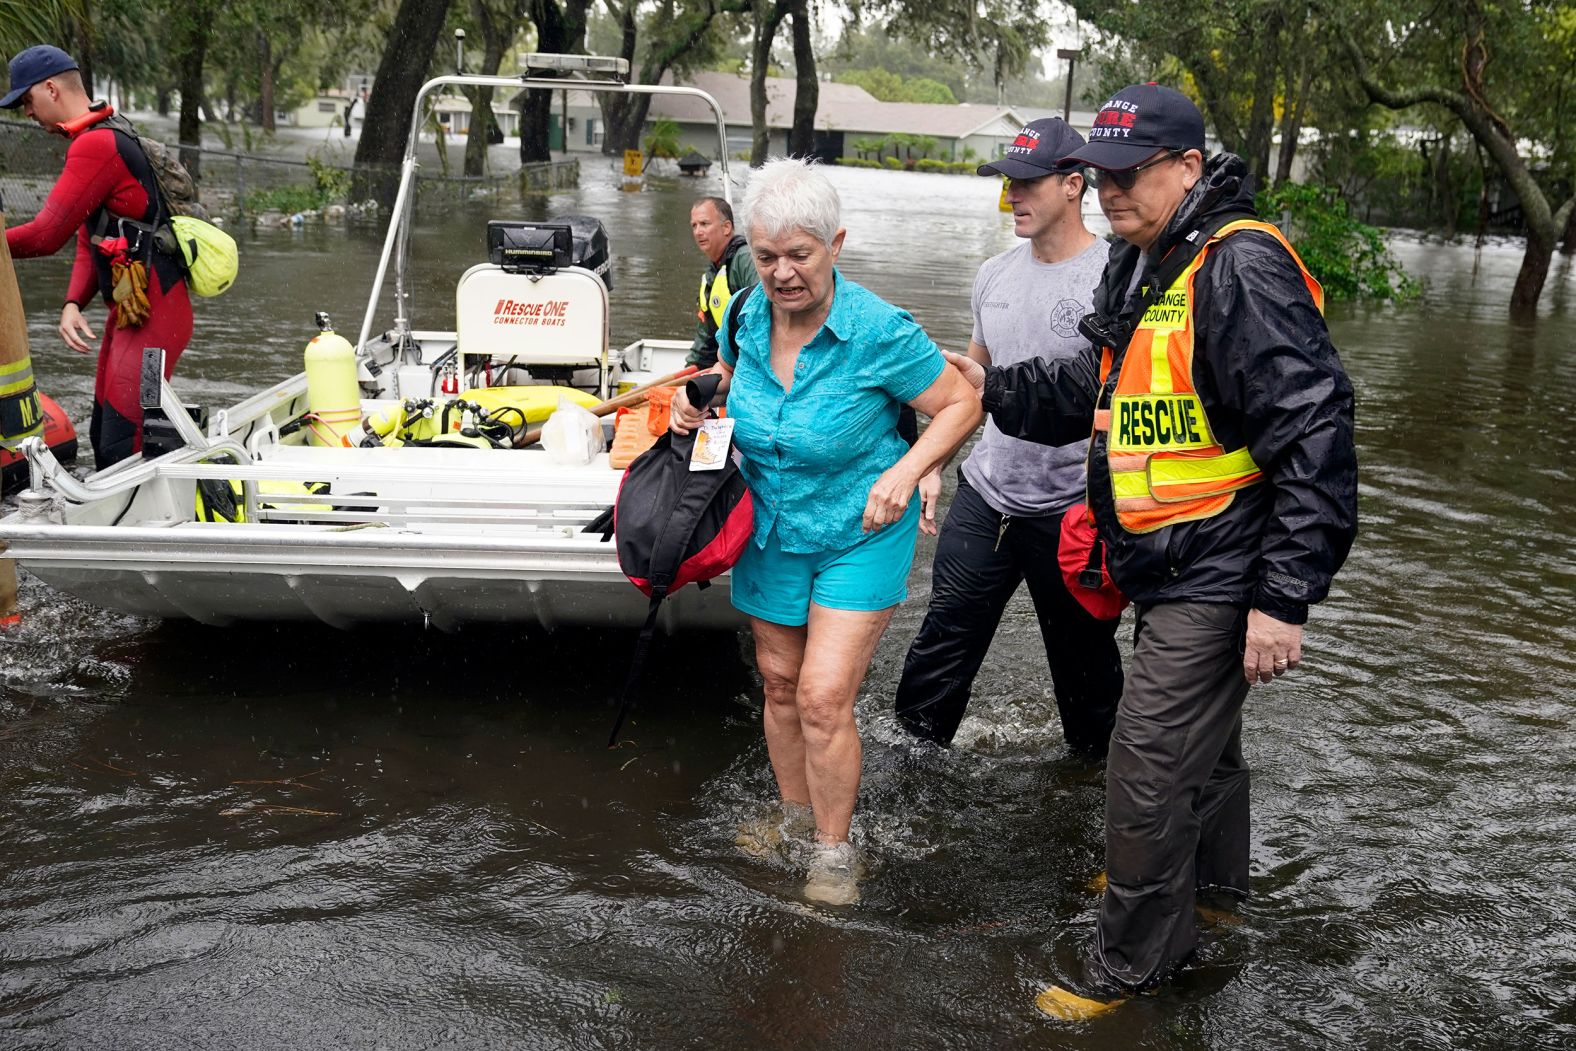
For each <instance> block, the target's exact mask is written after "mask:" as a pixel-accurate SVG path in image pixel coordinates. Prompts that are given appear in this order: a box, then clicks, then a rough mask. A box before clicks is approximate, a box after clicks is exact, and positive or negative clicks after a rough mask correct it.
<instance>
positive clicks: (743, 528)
mask: <svg viewBox="0 0 1576 1051" xmlns="http://www.w3.org/2000/svg"><path fill="white" fill-rule="evenodd" d="M720 382H721V377H720V376H718V375H716V374H715V373H707V374H704V375H701V376H699V377H697V378H696V379H693V380H690V382H689V383H688V384H686V385H685V395H686V397H688V398H689V402H690V404H691V405H694V406H697V407H704V406H706V405H707V404H709V403H710V401H711V399H712V398H713V397H715V396H716V391H717V385H718V384H719V383H720ZM698 433H699V432H698V431H691V432H690V433H689V434H685V435H676V434H674V433H673V432H671V431H669V432H668V433H667V434H664V435H662V437H660V438H658V439H657V441H656V444H655V445H653V446H652V447H651V448H649V449H647V450H646V451H645V452H643V453H641V454H640V455H639V456H638V457H636V458H635V461H634V462H633V463H631V464H630V465H629V467H628V469H627V470H625V472H624V480H623V481H622V482H621V483H620V484H619V487H618V497H617V502H616V503H615V504H614V505H613V508H612V513H611V526H609V525H608V516H606V515H604V516H603V517H602V518H599V519H598V520H597V521H595V522H593V523H591V525H589V526H587V527H586V529H587V531H589V532H604V533H607V534H609V535H611V536H612V537H613V539H614V542H615V544H616V545H617V548H618V565H619V568H620V569H622V570H623V571H624V575H625V576H627V577H629V579H630V582H631V583H633V584H634V585H635V586H636V587H637V588H639V589H640V590H641V591H642V592H644V593H645V594H646V595H648V596H650V598H651V603H650V605H649V606H648V608H647V610H646V623H645V625H644V626H643V627H642V628H641V629H640V637H639V639H638V640H637V641H636V643H635V653H634V658H633V659H632V661H631V662H630V668H629V673H628V675H627V676H626V677H625V679H624V688H623V692H622V698H621V704H620V706H619V711H618V719H617V721H616V722H615V723H614V724H613V732H612V734H610V735H609V736H608V739H607V745H608V747H609V748H611V747H613V744H614V742H615V741H617V740H618V732H619V730H620V729H622V728H623V725H624V717H625V716H626V715H628V714H629V709H630V706H631V704H632V703H633V701H634V686H635V683H636V681H637V680H638V679H639V678H640V672H641V669H642V668H643V667H644V665H645V662H646V651H647V650H648V649H649V647H650V645H651V637H652V634H653V633H654V631H655V629H656V623H657V611H658V610H659V609H660V608H661V606H662V600H663V599H665V598H667V596H668V595H670V594H672V593H673V592H675V591H677V590H678V589H679V588H681V587H683V586H684V585H685V584H690V583H693V584H696V585H697V586H699V587H703V588H704V587H707V586H709V581H710V580H711V579H712V578H713V577H716V576H719V575H721V574H722V573H724V572H726V571H727V570H728V569H729V567H731V566H732V565H733V564H734V563H735V562H737V561H738V560H739V556H740V555H741V554H743V553H744V545H745V544H748V543H749V542H750V536H751V533H752V527H753V526H754V522H755V508H754V504H753V502H752V501H751V499H750V491H749V489H748V488H747V487H746V486H745V484H744V475H743V474H742V473H741V472H740V470H739V464H738V461H737V459H735V458H733V457H729V459H728V461H727V462H726V463H725V464H724V465H723V466H722V468H721V469H720V470H715V471H691V470H690V469H689V462H690V454H691V452H692V451H693V449H694V446H695V436H696V435H697V434H698Z"/></svg>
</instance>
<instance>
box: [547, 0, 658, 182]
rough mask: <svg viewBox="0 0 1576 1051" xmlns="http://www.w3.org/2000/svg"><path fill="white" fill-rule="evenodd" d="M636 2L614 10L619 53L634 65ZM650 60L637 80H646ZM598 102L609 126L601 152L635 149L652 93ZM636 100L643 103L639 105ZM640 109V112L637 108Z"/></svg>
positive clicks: (606, 97)
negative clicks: (637, 111) (617, 28)
mask: <svg viewBox="0 0 1576 1051" xmlns="http://www.w3.org/2000/svg"><path fill="white" fill-rule="evenodd" d="M635 2H636V0H627V2H626V3H625V4H624V6H623V8H622V9H621V10H618V11H616V12H615V14H616V16H617V18H618V23H619V34H620V36H619V45H618V54H619V57H620V58H622V59H623V60H624V61H625V62H628V63H629V68H630V69H634V68H635V45H636V44H637V43H638V33H639V29H638V27H637V25H636V22H635ZM650 65H651V62H650V60H649V58H648V60H647V62H646V64H645V65H644V66H642V67H641V70H640V74H639V77H638V78H637V79H638V81H639V82H640V83H642V84H644V83H646V82H647V81H646V76H647V74H648V72H649V69H648V68H647V67H649V66H650ZM596 100H597V105H598V106H600V107H601V111H602V123H603V124H605V125H607V130H606V131H605V132H604V133H603V135H602V152H603V153H604V154H607V155H608V156H612V155H613V154H615V153H617V152H621V151H623V150H632V149H634V148H635V147H636V146H638V145H639V144H640V126H641V125H642V124H644V123H645V122H646V111H647V107H648V106H649V104H650V101H651V96H650V95H620V96H616V97H615V96H611V95H598V96H597V97H596ZM636 103H640V105H639V106H638V107H637V105H636ZM637 108H638V110H639V113H638V115H637V113H636V110H637ZM568 135H569V131H568V128H567V127H566V128H565V130H564V136H565V140H564V145H565V146H566V147H567V146H568V144H569V142H568Z"/></svg>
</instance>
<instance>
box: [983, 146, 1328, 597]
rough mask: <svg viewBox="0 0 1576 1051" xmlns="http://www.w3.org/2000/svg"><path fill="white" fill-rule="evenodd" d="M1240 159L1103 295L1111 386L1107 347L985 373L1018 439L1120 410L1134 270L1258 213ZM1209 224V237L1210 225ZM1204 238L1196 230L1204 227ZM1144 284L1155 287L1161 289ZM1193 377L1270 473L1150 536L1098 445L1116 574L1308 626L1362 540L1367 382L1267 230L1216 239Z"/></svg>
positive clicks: (1093, 503)
mask: <svg viewBox="0 0 1576 1051" xmlns="http://www.w3.org/2000/svg"><path fill="white" fill-rule="evenodd" d="M1246 184H1247V170H1246V166H1245V165H1244V164H1243V162H1242V160H1241V158H1239V157H1236V156H1234V155H1232V154H1219V155H1217V156H1215V157H1213V158H1211V159H1210V160H1209V162H1208V163H1207V164H1206V165H1205V166H1204V171H1203V174H1202V177H1201V178H1200V179H1199V181H1198V183H1197V184H1196V185H1194V187H1193V188H1192V190H1190V191H1189V192H1188V194H1187V196H1186V197H1185V198H1184V199H1183V201H1182V204H1181V206H1180V207H1179V208H1178V209H1177V213H1176V215H1175V216H1174V217H1173V218H1172V220H1171V222H1170V223H1169V224H1168V225H1167V227H1166V229H1165V231H1164V232H1163V233H1162V234H1161V236H1160V239H1159V241H1157V242H1156V245H1155V252H1154V253H1153V255H1152V257H1146V256H1144V254H1143V253H1141V252H1140V251H1139V250H1138V249H1137V248H1136V247H1135V246H1133V245H1129V244H1119V245H1117V246H1116V247H1114V248H1113V249H1112V251H1111V258H1110V261H1109V262H1108V263H1107V265H1106V270H1105V273H1104V274H1103V275H1102V277H1101V281H1100V287H1099V288H1098V289H1097V291H1096V293H1095V301H1094V305H1095V312H1096V314H1097V315H1101V317H1100V318H1099V319H1098V320H1099V321H1100V322H1101V323H1103V324H1105V325H1106V326H1108V329H1109V330H1112V331H1116V332H1118V333H1120V334H1121V335H1119V336H1118V338H1117V340H1116V344H1117V353H1116V357H1115V361H1114V362H1113V365H1112V369H1111V374H1110V376H1109V378H1108V381H1107V383H1106V384H1105V386H1104V388H1103V389H1102V386H1101V383H1100V350H1099V348H1098V347H1093V346H1091V347H1090V348H1089V350H1088V351H1086V352H1085V353H1084V354H1081V355H1078V356H1077V357H1073V358H1062V359H1058V360H1055V361H1045V360H1044V359H1041V358H1032V359H1030V360H1028V361H1025V362H1021V363H1019V364H1017V365H1013V366H1010V367H1007V368H989V369H987V370H986V378H985V392H984V408H985V411H986V412H989V413H990V414H991V416H992V418H994V419H995V421H996V426H997V427H999V428H1001V430H1002V431H1003V432H1004V433H1006V434H1011V435H1014V436H1016V437H1019V438H1024V439H1027V440H1029V441H1036V442H1041V443H1043V444H1047V445H1067V444H1071V443H1072V442H1075V441H1080V440H1082V439H1084V438H1088V437H1089V436H1090V433H1091V431H1092V430H1093V425H1094V410H1095V407H1096V405H1097V404H1098V405H1100V406H1109V405H1110V403H1111V395H1112V392H1113V391H1114V389H1115V387H1116V378H1117V374H1118V373H1119V372H1120V370H1121V364H1122V356H1123V354H1124V353H1125V351H1126V345H1127V338H1126V336H1125V334H1126V333H1130V332H1131V331H1132V327H1133V326H1134V325H1135V324H1136V323H1137V310H1136V308H1137V306H1138V305H1139V304H1138V299H1139V295H1138V294H1137V293H1135V294H1134V295H1133V296H1131V297H1129V296H1128V295H1127V290H1128V289H1129V288H1130V287H1132V277H1133V271H1134V269H1135V267H1137V266H1138V265H1140V264H1143V265H1145V266H1146V267H1150V268H1151V269H1152V268H1153V267H1154V266H1155V265H1157V261H1159V260H1162V259H1164V258H1165V257H1166V254H1167V253H1168V252H1169V251H1171V250H1173V249H1175V250H1177V251H1184V252H1191V251H1192V248H1191V244H1193V243H1198V242H1200V241H1201V240H1202V237H1203V235H1206V234H1207V233H1208V232H1212V231H1213V230H1215V229H1218V228H1219V226H1221V225H1223V223H1224V222H1225V221H1229V220H1231V219H1238V218H1253V217H1255V216H1256V213H1255V212H1254V211H1253V197H1252V194H1251V193H1249V192H1248V190H1247V188H1246ZM1201 231H1202V232H1203V234H1201V233H1200V232H1201ZM1190 234H1192V235H1195V237H1194V240H1193V241H1191V242H1190V241H1189V240H1188V238H1189V235H1190ZM1149 283H1150V282H1148V281H1140V290H1141V289H1142V288H1143V287H1144V286H1146V285H1147V284H1149ZM1194 292H1195V298H1194V305H1193V309H1194V321H1195V326H1196V333H1197V338H1196V344H1195V349H1194V356H1193V382H1194V386H1195V388H1196V389H1197V391H1198V396H1199V398H1200V400H1201V401H1202V402H1203V404H1204V410H1205V412H1206V414H1207V415H1208V417H1209V425H1210V427H1211V429H1212V430H1213V431H1214V433H1215V436H1216V438H1217V439H1218V440H1219V441H1220V443H1221V445H1222V446H1223V447H1225V448H1226V449H1228V450H1230V449H1235V448H1239V447H1241V446H1243V445H1246V446H1247V447H1248V450H1249V452H1250V453H1251V454H1252V456H1253V460H1254V462H1255V463H1256V464H1258V465H1259V468H1260V469H1261V470H1262V471H1263V472H1264V481H1262V482H1260V483H1258V484H1256V485H1252V486H1249V487H1247V488H1246V489H1241V490H1239V491H1238V492H1237V494H1236V499H1234V500H1233V501H1232V502H1231V504H1230V505H1228V506H1227V507H1226V509H1225V510H1224V511H1222V512H1221V513H1220V514H1218V515H1215V516H1214V517H1212V518H1206V519H1202V520H1199V521H1194V522H1182V523H1179V524H1177V525H1172V526H1167V527H1165V528H1163V529H1158V530H1155V531H1154V532H1150V533H1129V532H1127V531H1126V530H1124V529H1123V528H1122V526H1121V523H1120V522H1119V521H1118V520H1117V517H1116V508H1115V504H1114V499H1113V497H1112V493H1111V473H1110V468H1109V466H1108V464H1107V461H1106V439H1105V435H1103V434H1095V435H1094V438H1093V441H1091V442H1090V446H1089V505H1090V507H1091V508H1093V510H1094V515H1095V520H1096V522H1097V524H1098V526H1099V530H1100V535H1101V537H1102V538H1103V539H1104V541H1105V543H1106V551H1107V556H1106V557H1107V559H1108V561H1109V565H1110V570H1111V576H1112V579H1113V580H1115V581H1116V583H1117V585H1118V586H1119V587H1120V588H1121V589H1122V591H1123V592H1124V593H1125V594H1126V595H1127V596H1128V597H1129V598H1131V599H1133V600H1134V601H1135V602H1138V603H1140V604H1144V605H1153V604H1156V603H1161V602H1221V603H1230V604H1234V605H1243V606H1248V605H1251V606H1252V607H1253V608H1255V609H1259V610H1262V611H1263V612H1265V613H1268V614H1269V615H1270V616H1272V617H1275V618H1276V619H1277V620H1282V621H1285V622H1286V623H1289V624H1301V623H1303V622H1305V621H1306V620H1307V619H1308V606H1309V605H1310V604H1311V603H1314V602H1318V601H1319V600H1320V599H1322V598H1324V596H1325V595H1326V594H1327V593H1328V592H1329V589H1330V579H1331V577H1333V576H1334V575H1335V571H1336V570H1337V569H1339V568H1340V566H1341V563H1342V562H1344V561H1345V560H1346V555H1347V552H1348V551H1350V550H1351V546H1352V541H1353V540H1354V539H1355V538H1356V536H1357V453H1356V449H1355V447H1354V445H1353V436H1352V385H1351V381H1350V380H1349V379H1348V378H1347V376H1346V372H1345V370H1344V369H1343V368H1342V367H1341V362H1340V358H1339V356H1338V355H1337V354H1336V351H1335V347H1334V346H1333V345H1331V343H1330V334H1329V331H1328V329H1326V327H1325V324H1324V318H1323V317H1321V316H1320V314H1319V311H1318V309H1317V308H1316V307H1315V305H1314V303H1313V299H1312V297H1311V296H1309V294H1308V291H1307V288H1306V287H1305V286H1304V285H1303V281H1302V275H1301V272H1300V271H1299V270H1298V268H1297V264H1296V263H1295V262H1294V261H1293V260H1292V258H1291V257H1290V256H1289V255H1287V253H1286V250H1285V249H1284V248H1282V247H1281V245H1280V243H1279V242H1278V241H1276V240H1275V239H1274V238H1272V237H1270V236H1269V235H1267V234H1263V233H1259V232H1257V231H1252V230H1249V231H1243V232H1240V233H1236V234H1232V235H1231V236H1230V237H1227V238H1225V239H1224V240H1222V241H1221V242H1220V243H1218V244H1216V245H1215V246H1214V247H1213V248H1211V249H1210V253H1209V257H1208V258H1207V259H1206V260H1205V262H1204V266H1203V267H1202V269H1201V270H1200V271H1199V273H1198V274H1197V275H1196V276H1195V278H1194Z"/></svg>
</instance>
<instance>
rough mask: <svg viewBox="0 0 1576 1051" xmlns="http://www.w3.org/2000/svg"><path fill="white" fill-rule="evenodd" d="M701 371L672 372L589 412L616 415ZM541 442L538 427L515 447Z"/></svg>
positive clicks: (690, 367) (688, 367)
mask: <svg viewBox="0 0 1576 1051" xmlns="http://www.w3.org/2000/svg"><path fill="white" fill-rule="evenodd" d="M699 371H700V366H699V365H686V366H684V367H683V368H682V369H679V370H678V371H677V372H670V373H668V374H667V375H666V376H662V377H660V378H658V379H654V380H652V381H651V382H650V383H643V384H641V385H640V386H639V387H636V388H635V389H634V390H632V391H629V392H627V393H625V394H620V395H619V396H618V397H616V398H609V399H608V400H607V401H602V402H597V404H595V405H593V406H591V407H590V408H589V409H588V410H587V411H588V412H590V413H591V415H593V416H607V415H609V414H610V413H615V412H617V411H618V410H619V409H622V408H625V407H626V406H629V405H635V404H638V403H640V402H642V401H644V400H645V398H646V393H647V392H648V391H650V390H651V389H652V388H654V387H673V386H676V385H678V384H680V383H684V382H687V381H688V380H689V378H690V377H691V376H693V375H695V374H696V373H697V372H699ZM541 440H542V428H540V427H538V428H536V429H535V430H534V431H526V432H525V433H524V434H522V435H520V436H519V437H518V438H516V439H515V440H514V447H515V448H516V449H524V448H525V447H526V446H528V445H535V444H536V443H537V442H539V441H541Z"/></svg>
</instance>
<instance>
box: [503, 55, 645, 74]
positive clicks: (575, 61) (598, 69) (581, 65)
mask: <svg viewBox="0 0 1576 1051" xmlns="http://www.w3.org/2000/svg"><path fill="white" fill-rule="evenodd" d="M520 69H521V71H522V72H523V73H526V74H530V73H535V72H538V71H541V70H553V71H554V72H557V73H598V74H601V75H603V76H614V77H619V78H624V77H628V76H629V60H628V59H624V58H609V57H604V56H602V55H549V54H535V53H533V54H529V55H521V56H520Z"/></svg>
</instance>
